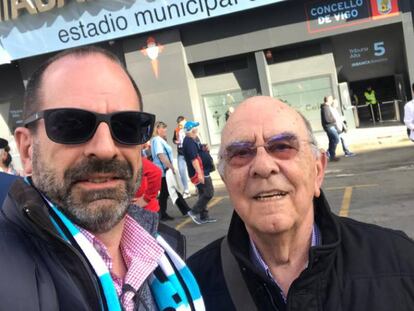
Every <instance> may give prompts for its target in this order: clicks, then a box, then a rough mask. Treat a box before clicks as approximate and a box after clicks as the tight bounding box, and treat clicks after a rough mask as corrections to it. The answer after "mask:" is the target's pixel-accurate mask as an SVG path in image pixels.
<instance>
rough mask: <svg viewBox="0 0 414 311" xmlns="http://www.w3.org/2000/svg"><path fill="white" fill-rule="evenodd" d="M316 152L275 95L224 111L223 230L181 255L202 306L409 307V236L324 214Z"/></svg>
mask: <svg viewBox="0 0 414 311" xmlns="http://www.w3.org/2000/svg"><path fill="white" fill-rule="evenodd" d="M252 116H254V118H255V122H251V120H252ZM326 162H327V159H326V155H325V154H324V153H321V152H320V151H319V149H318V148H317V147H316V142H315V140H314V138H313V135H312V131H311V128H310V125H309V123H308V122H307V121H306V120H305V119H304V118H303V117H302V116H301V115H300V114H299V113H297V112H296V111H295V110H293V109H292V108H290V107H288V106H287V105H285V104H284V103H282V102H280V101H278V100H276V99H272V98H269V97H253V98H250V99H248V100H246V101H245V102H244V103H242V104H241V105H240V106H239V107H238V108H237V109H236V111H235V112H234V114H232V115H231V116H230V118H229V120H228V122H227V124H226V127H225V128H224V130H223V133H222V140H221V151H220V162H219V167H218V169H219V172H220V174H221V176H222V178H223V180H224V183H225V185H226V187H227V190H228V192H229V196H230V200H231V202H232V205H233V206H234V209H235V212H234V214H233V217H232V220H231V224H230V228H229V230H228V234H227V237H226V238H225V239H219V240H217V241H215V242H213V243H212V244H211V245H209V246H207V247H206V248H204V249H202V250H201V251H199V252H198V253H196V254H195V255H193V256H192V257H191V258H190V259H189V261H188V263H189V266H190V267H191V269H192V271H193V273H194V275H195V276H196V279H197V280H198V281H199V285H200V289H201V292H202V294H203V298H204V301H205V303H206V309H207V310H214V311H219V310H223V311H224V310H226V311H231V310H249V311H251V310H295V311H296V310H306V311H314V310H315V311H316V310H342V311H345V310H346V311H351V310H352V311H354V310H376V311H377V310H384V311H385V310H399V311H400V310H406V311H409V310H412V309H413V306H414V243H413V241H412V240H410V239H409V238H408V237H407V236H406V235H405V234H404V233H402V232H399V231H393V230H390V229H385V228H381V227H379V226H374V225H368V224H363V223H360V222H357V221H355V220H351V219H348V218H340V217H338V216H336V215H334V214H333V213H332V212H331V211H330V209H329V205H328V202H327V201H326V200H325V197H324V195H323V193H322V191H321V189H320V188H321V185H322V181H323V177H324V172H325V168H326Z"/></svg>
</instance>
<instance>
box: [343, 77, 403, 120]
mask: <svg viewBox="0 0 414 311" xmlns="http://www.w3.org/2000/svg"><path fill="white" fill-rule="evenodd" d="M369 86H371V88H372V89H373V90H374V91H375V94H376V98H377V101H378V104H379V105H380V107H379V108H380V109H379V110H380V122H378V123H377V122H374V121H373V118H372V112H371V107H370V106H369V105H368V104H367V103H366V100H365V96H364V92H365V91H366V89H367V88H368V87H369ZM349 88H350V94H351V101H352V104H353V105H355V106H357V111H358V117H359V123H360V126H361V127H369V126H375V125H382V123H383V122H386V121H397V120H398V116H399V114H397V112H396V106H395V104H394V101H395V100H396V99H398V96H397V92H396V83H395V77H394V76H387V77H380V78H375V79H369V80H360V81H353V82H350V83H349ZM397 108H398V107H397ZM398 121H399V120H398Z"/></svg>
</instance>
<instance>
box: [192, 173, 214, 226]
mask: <svg viewBox="0 0 414 311" xmlns="http://www.w3.org/2000/svg"><path fill="white" fill-rule="evenodd" d="M197 190H198V199H197V202H196V203H195V204H194V206H193V212H194V213H195V214H200V219H205V218H206V217H208V210H207V203H208V202H209V201H210V200H211V199H212V198H213V196H214V186H213V182H212V180H211V177H210V176H209V177H205V179H204V184H202V183H199V184H198V185H197Z"/></svg>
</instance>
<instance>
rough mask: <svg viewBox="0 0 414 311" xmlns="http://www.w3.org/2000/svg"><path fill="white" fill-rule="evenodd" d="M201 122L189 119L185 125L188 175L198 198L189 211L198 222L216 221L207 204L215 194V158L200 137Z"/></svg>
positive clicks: (184, 144)
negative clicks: (212, 177) (213, 177)
mask: <svg viewBox="0 0 414 311" xmlns="http://www.w3.org/2000/svg"><path fill="white" fill-rule="evenodd" d="M199 125H200V123H199V122H194V121H187V122H186V123H185V125H184V129H185V135H186V136H185V138H184V142H183V152H184V158H185V161H186V162H187V169H188V176H190V180H191V182H192V183H193V184H194V185H195V186H196V187H197V194H198V199H197V202H196V203H195V204H194V206H193V208H192V210H191V211H190V212H189V213H188V215H189V216H190V217H191V219H192V220H193V221H194V222H195V223H196V224H199V225H201V224H205V223H212V222H216V221H217V220H216V219H215V218H212V217H210V216H209V215H208V209H207V204H208V202H210V200H211V199H212V198H213V196H214V186H213V182H212V180H211V176H210V173H211V172H212V171H213V170H214V163H213V159H212V158H211V156H210V154H209V153H208V150H207V149H206V146H203V145H202V144H201V143H200V140H199V138H198V126H199Z"/></svg>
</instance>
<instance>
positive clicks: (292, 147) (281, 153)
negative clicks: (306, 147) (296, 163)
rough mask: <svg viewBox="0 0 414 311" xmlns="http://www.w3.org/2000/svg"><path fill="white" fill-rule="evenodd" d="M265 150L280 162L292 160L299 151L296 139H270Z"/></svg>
mask: <svg viewBox="0 0 414 311" xmlns="http://www.w3.org/2000/svg"><path fill="white" fill-rule="evenodd" d="M265 148H266V150H267V152H268V153H269V154H271V155H273V156H274V157H276V158H278V159H282V160H287V159H291V158H293V157H294V156H295V155H296V154H297V153H298V150H299V141H298V140H297V139H296V138H285V139H274V140H272V139H270V140H269V141H267V143H266V145H265Z"/></svg>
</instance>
